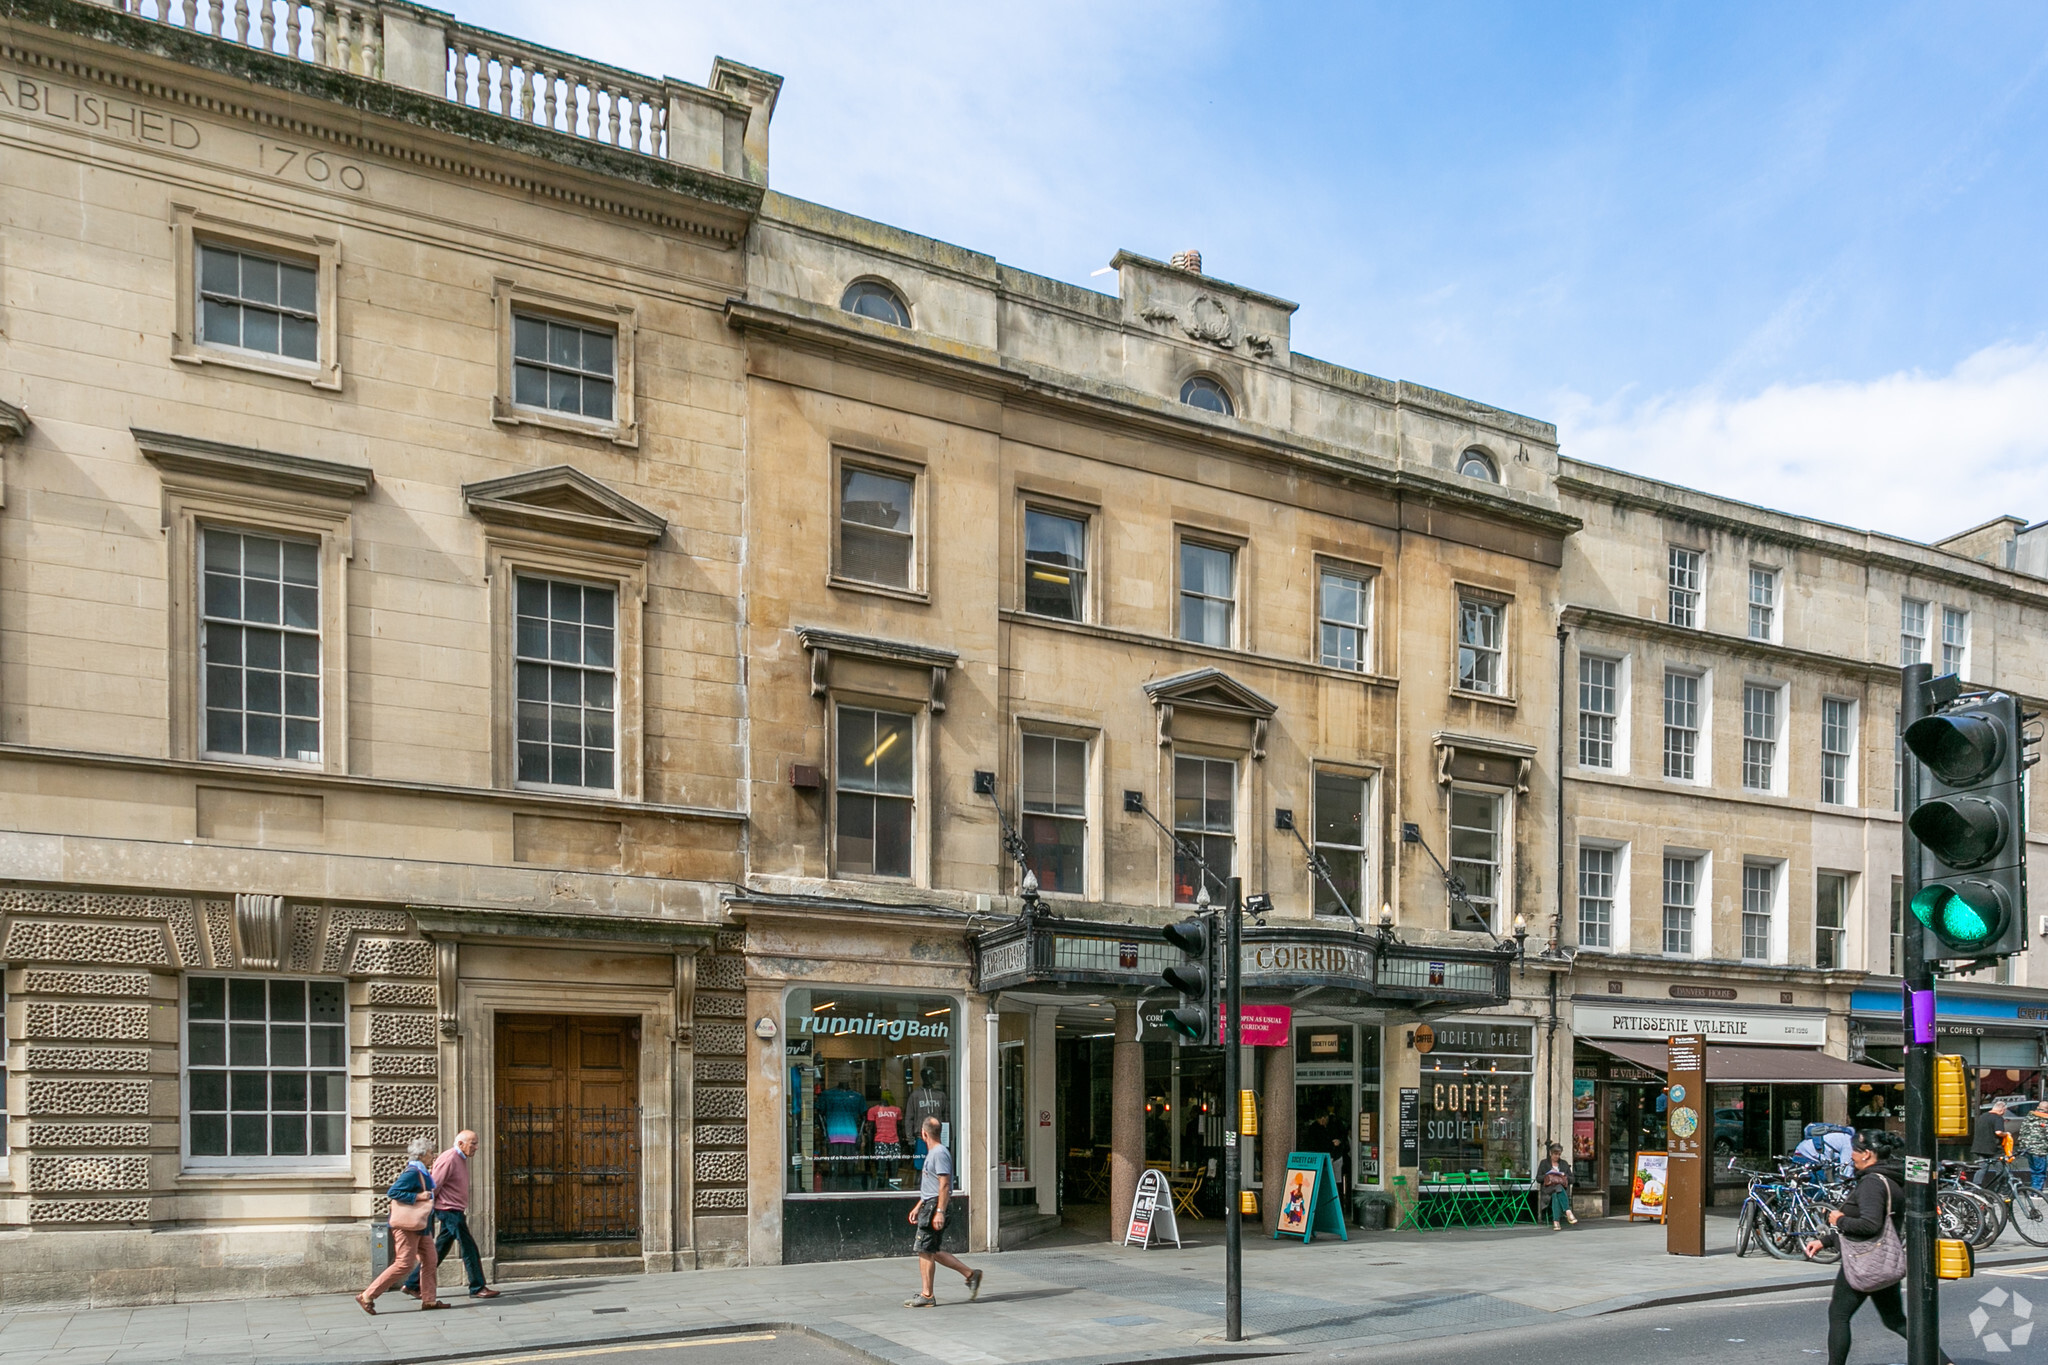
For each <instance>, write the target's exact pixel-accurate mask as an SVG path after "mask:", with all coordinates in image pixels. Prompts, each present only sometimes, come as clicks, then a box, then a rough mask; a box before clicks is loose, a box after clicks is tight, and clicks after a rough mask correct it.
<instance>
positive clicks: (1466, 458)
mask: <svg viewBox="0 0 2048 1365" xmlns="http://www.w3.org/2000/svg"><path fill="white" fill-rule="evenodd" d="M1458 472H1459V473H1460V474H1463V475H1464V476H1465V477H1466V478H1468V479H1484V480H1486V482H1488V483H1499V482H1500V472H1499V471H1498V470H1496V469H1495V468H1494V467H1493V457H1492V456H1491V455H1488V454H1487V453H1486V452H1485V451H1483V450H1481V449H1480V448H1479V447H1478V446H1474V447H1472V449H1470V450H1468V451H1466V452H1465V453H1464V454H1463V455H1460V456H1459V457H1458Z"/></svg>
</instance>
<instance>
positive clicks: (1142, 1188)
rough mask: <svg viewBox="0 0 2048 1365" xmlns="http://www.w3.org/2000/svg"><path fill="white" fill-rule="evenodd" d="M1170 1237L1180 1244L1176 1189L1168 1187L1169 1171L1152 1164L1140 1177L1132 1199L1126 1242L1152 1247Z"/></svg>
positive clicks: (1126, 1244)
mask: <svg viewBox="0 0 2048 1365" xmlns="http://www.w3.org/2000/svg"><path fill="white" fill-rule="evenodd" d="M1168 1238H1171V1239H1173V1244H1174V1245H1175V1246H1179V1245H1180V1224H1179V1223H1178V1222H1177V1221H1175V1219H1174V1216H1173V1191H1172V1190H1171V1189H1169V1188H1168V1187H1167V1184H1166V1172H1164V1171H1155V1170H1152V1169H1150V1168H1149V1167H1148V1168H1147V1169H1146V1171H1145V1173H1144V1174H1143V1175H1141V1176H1139V1177H1138V1196H1137V1198H1135V1199H1133V1200H1132V1201H1131V1222H1130V1226H1129V1227H1127V1228H1125V1229H1124V1245H1125V1246H1130V1245H1131V1244H1132V1243H1133V1242H1135V1243H1137V1245H1138V1246H1140V1247H1145V1248H1149V1247H1151V1245H1152V1243H1153V1242H1154V1241H1155V1240H1156V1241H1157V1242H1159V1243H1160V1244H1161V1245H1164V1244H1165V1243H1166V1241H1167V1239H1168Z"/></svg>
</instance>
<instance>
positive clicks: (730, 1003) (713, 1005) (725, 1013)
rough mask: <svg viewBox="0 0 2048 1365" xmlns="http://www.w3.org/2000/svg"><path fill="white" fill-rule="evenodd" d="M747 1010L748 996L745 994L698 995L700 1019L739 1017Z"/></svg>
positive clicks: (698, 1015) (697, 1012) (698, 1014)
mask: <svg viewBox="0 0 2048 1365" xmlns="http://www.w3.org/2000/svg"><path fill="white" fill-rule="evenodd" d="M746 1012H747V997H745V996H744V995H700V996H698V997H697V1009H696V1014H697V1017H698V1018H699V1019H738V1018H741V1017H743V1016H744V1015H745V1014H746Z"/></svg>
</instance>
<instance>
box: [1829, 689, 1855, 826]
mask: <svg viewBox="0 0 2048 1365" xmlns="http://www.w3.org/2000/svg"><path fill="white" fill-rule="evenodd" d="M1837 714H1839V715H1840V717H1841V723H1840V724H1839V725H1833V724H1830V721H1831V719H1832V718H1833V717H1834V716H1835V715H1837ZM1859 715H1860V708H1859V707H1858V706H1857V704H1856V700H1855V699H1854V698H1853V697H1828V696H1823V697H1822V698H1821V699H1820V799H1821V804H1823V805H1828V806H1853V805H1856V804H1857V791H1856V776H1857V774H1856V755H1857V753H1858V752H1859V749H1860V746H1859V745H1858V744H1857V724H1856V722H1857V719H1858V717H1859ZM1831 746H1832V747H1831ZM1830 785H1833V786H1834V787H1835V788H1837V790H1836V792H1835V798H1836V799H1832V800H1831V799H1830V798H1829V795H1828V788H1829V786H1830Z"/></svg>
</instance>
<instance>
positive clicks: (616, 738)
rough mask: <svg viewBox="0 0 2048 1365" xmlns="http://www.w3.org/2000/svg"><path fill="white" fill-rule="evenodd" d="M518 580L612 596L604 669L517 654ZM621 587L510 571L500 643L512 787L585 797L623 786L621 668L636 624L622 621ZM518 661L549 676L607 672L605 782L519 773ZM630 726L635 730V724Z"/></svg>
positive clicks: (567, 576) (636, 633) (623, 680)
mask: <svg viewBox="0 0 2048 1365" xmlns="http://www.w3.org/2000/svg"><path fill="white" fill-rule="evenodd" d="M521 581H531V582H534V583H543V584H547V585H549V587H550V588H551V589H552V586H553V585H554V584H556V583H562V584H565V585H567V586H570V587H575V588H583V589H590V588H595V589H597V590H598V591H600V592H608V593H610V594H611V597H612V624H611V632H612V662H611V666H610V667H609V668H598V667H594V666H592V665H589V664H582V663H574V664H571V663H556V662H555V661H554V660H551V659H529V658H526V657H524V656H522V655H521V654H520V653H519V620H520V615H519V584H520V583H521ZM621 586H622V585H621V584H620V582H619V581H618V580H617V579H615V578H596V577H592V576H590V575H587V574H583V575H579V574H570V573H562V572H556V571H548V570H542V569H534V568H525V569H515V570H514V571H513V578H512V585H511V588H512V591H511V597H510V599H509V600H510V603H511V611H512V617H511V630H512V634H511V637H510V639H508V640H507V642H506V649H507V652H508V653H509V654H510V655H511V659H512V778H513V783H514V785H516V786H517V787H519V788H520V789H521V790H522V791H556V792H565V793H578V794H582V795H585V796H590V795H598V796H616V795H618V794H619V793H620V792H622V791H624V790H625V784H626V780H627V774H626V762H625V750H626V744H627V740H628V719H629V718H628V716H627V713H626V709H625V708H626V705H627V701H628V697H627V689H626V685H625V684H626V678H625V672H626V668H627V665H628V662H629V661H628V659H627V657H626V655H625V654H624V652H623V651H624V650H625V648H626V647H627V646H628V645H629V644H632V643H636V642H637V640H638V637H639V631H638V629H637V622H636V623H633V625H632V626H630V627H629V624H628V622H627V621H626V604H625V602H624V601H623V600H622V598H623V593H622V591H621ZM552 595H553V594H552V592H550V596H551V597H552ZM553 619H554V618H553V616H552V614H551V615H550V616H549V617H548V620H549V623H550V626H552V623H553ZM550 638H552V630H550ZM522 664H538V665H540V666H541V667H543V668H546V669H549V670H550V677H552V670H553V669H555V668H570V669H573V670H575V672H576V673H577V675H578V676H579V677H581V676H583V675H586V674H590V673H605V674H609V675H610V677H611V681H612V707H611V710H612V750H611V753H612V780H611V782H610V783H609V784H608V785H606V786H589V785H586V784H584V783H580V782H578V783H560V782H556V781H554V780H553V778H552V776H550V777H549V778H546V779H530V778H524V777H521V776H520V775H519V751H520V740H519V707H520V705H521V702H522V700H523V699H522V698H521V697H520V695H519V668H520V665H522ZM549 705H550V706H552V705H553V703H552V702H550V703H549ZM633 728H634V729H635V730H637V726H635V727H633ZM554 748H555V746H554V744H553V742H552V741H550V742H549V744H548V745H547V750H548V757H549V770H550V773H552V771H553V758H554Z"/></svg>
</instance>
